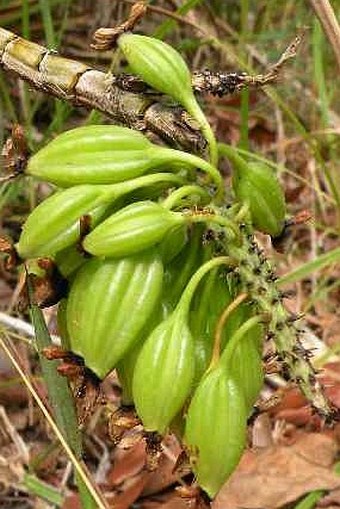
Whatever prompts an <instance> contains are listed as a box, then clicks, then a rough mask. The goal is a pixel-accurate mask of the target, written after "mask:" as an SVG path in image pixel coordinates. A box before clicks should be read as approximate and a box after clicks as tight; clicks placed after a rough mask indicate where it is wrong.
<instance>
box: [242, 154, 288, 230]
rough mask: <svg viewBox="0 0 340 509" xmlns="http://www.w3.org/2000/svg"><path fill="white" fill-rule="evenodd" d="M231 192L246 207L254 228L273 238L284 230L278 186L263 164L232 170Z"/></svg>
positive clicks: (271, 173) (280, 195) (280, 192)
mask: <svg viewBox="0 0 340 509" xmlns="http://www.w3.org/2000/svg"><path fill="white" fill-rule="evenodd" d="M233 189H234V192H235V195H236V198H237V199H238V200H239V201H240V202H242V203H248V204H249V209H250V215H251V220H252V223H253V225H254V227H255V228H256V229H257V230H259V231H261V232H263V233H268V234H269V235H271V236H272V237H276V236H278V235H280V233H281V232H282V230H283V227H284V219H285V213H286V205H285V198H284V193H283V190H282V188H281V185H280V183H279V181H278V179H277V177H276V175H275V174H274V172H273V171H272V169H271V168H270V167H269V166H267V165H266V164H263V163H249V164H247V163H245V162H244V164H240V165H239V166H237V167H236V166H235V171H234V172H233Z"/></svg>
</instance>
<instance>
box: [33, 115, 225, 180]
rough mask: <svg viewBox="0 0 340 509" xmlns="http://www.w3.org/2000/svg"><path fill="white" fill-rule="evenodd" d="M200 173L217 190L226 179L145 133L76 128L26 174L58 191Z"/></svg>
mask: <svg viewBox="0 0 340 509" xmlns="http://www.w3.org/2000/svg"><path fill="white" fill-rule="evenodd" d="M165 167H166V168H167V170H168V171H172V170H173V169H176V167H177V168H179V169H183V167H184V168H200V169H202V170H203V171H205V172H207V173H208V174H210V175H211V177H212V178H213V180H214V181H215V183H216V184H217V186H218V188H219V189H220V190H221V189H222V178H221V175H220V174H219V172H218V171H217V169H216V168H215V167H213V166H212V165H210V164H209V163H208V162H207V161H205V160H204V159H201V158H200V157H197V156H194V155H192V154H188V153H186V152H182V151H180V150H174V149H171V148H167V147H163V146H159V145H154V144H153V143H151V142H150V141H149V140H148V139H147V138H146V137H145V136H143V135H142V134H141V133H139V132H137V131H134V130H132V129H128V128H127V127H119V126H115V125H97V126H96V125H91V126H85V127H78V128H76V129H73V130H71V131H67V132H65V133H62V134H60V135H59V136H57V138H55V139H54V140H53V141H52V142H50V143H49V144H48V145H46V147H44V148H42V149H41V150H40V151H39V152H37V153H36V154H35V155H34V156H33V157H31V158H30V160H29V162H28V165H27V168H26V173H27V174H28V175H32V176H34V177H37V178H39V179H41V180H45V181H47V182H51V183H53V184H56V185H57V186H59V187H70V186H74V185H80V184H114V183H117V182H123V181H128V180H130V179H133V178H136V177H140V176H141V175H144V174H145V173H148V172H150V171H151V170H154V169H156V168H160V169H163V168H165Z"/></svg>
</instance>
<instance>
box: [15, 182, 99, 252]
mask: <svg viewBox="0 0 340 509" xmlns="http://www.w3.org/2000/svg"><path fill="white" fill-rule="evenodd" d="M106 189H107V186H91V185H84V186H77V187H72V188H70V189H65V190H63V191H58V192H57V193H55V194H53V195H52V196H49V197H48V198H47V199H46V200H44V201H43V202H42V203H40V204H39V205H38V206H37V207H36V208H35V209H34V210H33V211H32V212H31V214H30V215H29V216H28V218H27V220H26V222H25V224H24V226H23V229H22V233H21V235H20V239H19V243H18V246H17V250H18V253H19V255H20V256H21V257H22V258H36V257H42V256H51V255H54V254H55V253H57V252H58V251H60V250H62V249H64V248H66V247H68V246H70V245H71V244H74V243H75V242H77V240H78V239H79V236H80V224H79V220H80V218H81V217H82V216H83V215H85V214H86V215H89V216H90V223H91V226H95V225H96V224H98V222H99V221H100V220H101V219H102V218H103V217H104V216H105V213H106V211H107V210H108V204H107V203H106V204H103V203H101V196H102V195H103V193H105V191H106Z"/></svg>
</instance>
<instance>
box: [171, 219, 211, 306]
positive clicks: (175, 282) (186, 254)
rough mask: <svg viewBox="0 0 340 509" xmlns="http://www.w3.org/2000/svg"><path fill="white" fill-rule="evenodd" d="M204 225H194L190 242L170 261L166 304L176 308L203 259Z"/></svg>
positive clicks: (190, 231) (189, 234) (190, 233)
mask: <svg viewBox="0 0 340 509" xmlns="http://www.w3.org/2000/svg"><path fill="white" fill-rule="evenodd" d="M203 229H204V227H203V225H201V224H196V225H192V227H191V229H190V230H189V232H188V236H189V239H188V242H187V243H186V245H185V247H184V248H183V250H182V251H180V253H179V254H178V255H177V256H176V257H175V258H174V259H173V260H172V261H171V262H170V263H169V265H168V266H167V267H166V270H165V274H164V292H163V299H164V302H165V303H166V306H167V307H168V308H170V309H174V308H175V307H176V305H177V303H178V301H179V299H180V297H181V295H182V293H183V290H184V288H185V287H186V285H187V284H188V282H189V279H190V278H191V276H192V275H193V274H194V273H195V272H196V270H197V269H198V267H199V266H200V265H201V264H202V261H203V250H202V235H203Z"/></svg>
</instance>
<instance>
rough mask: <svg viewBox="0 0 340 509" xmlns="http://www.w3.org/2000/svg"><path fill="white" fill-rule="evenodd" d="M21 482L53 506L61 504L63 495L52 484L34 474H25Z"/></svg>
mask: <svg viewBox="0 0 340 509" xmlns="http://www.w3.org/2000/svg"><path fill="white" fill-rule="evenodd" d="M23 484H24V485H25V487H26V489H27V490H28V491H29V492H30V493H32V494H33V495H36V496H37V497H40V498H43V499H44V500H47V502H50V503H51V504H53V505H54V506H57V507H61V506H62V505H63V502H64V497H63V496H62V494H61V493H60V492H59V491H58V490H57V489H56V488H54V487H53V486H51V485H49V484H47V483H45V482H43V481H41V480H40V479H38V477H36V476H35V475H32V474H25V476H24V480H23Z"/></svg>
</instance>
